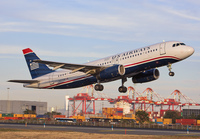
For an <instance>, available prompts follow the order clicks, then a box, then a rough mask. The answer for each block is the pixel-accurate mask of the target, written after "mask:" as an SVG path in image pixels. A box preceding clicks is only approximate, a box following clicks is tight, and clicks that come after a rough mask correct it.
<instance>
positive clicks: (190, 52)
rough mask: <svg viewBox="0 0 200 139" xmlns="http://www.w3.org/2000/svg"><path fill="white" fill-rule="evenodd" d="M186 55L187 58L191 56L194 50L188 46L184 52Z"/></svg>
mask: <svg viewBox="0 0 200 139" xmlns="http://www.w3.org/2000/svg"><path fill="white" fill-rule="evenodd" d="M186 52H187V54H188V55H189V56H191V55H192V54H193V53H194V48H192V47H190V46H187V50H186Z"/></svg>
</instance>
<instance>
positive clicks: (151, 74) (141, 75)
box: [132, 69, 160, 83]
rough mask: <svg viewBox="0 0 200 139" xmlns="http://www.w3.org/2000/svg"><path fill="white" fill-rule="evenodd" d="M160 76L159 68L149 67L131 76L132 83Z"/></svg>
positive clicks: (151, 79)
mask: <svg viewBox="0 0 200 139" xmlns="http://www.w3.org/2000/svg"><path fill="white" fill-rule="evenodd" d="M159 76H160V73H159V70H157V69H151V70H147V71H144V72H142V73H139V74H137V75H135V76H133V77H132V81H133V83H145V82H150V81H153V80H156V79H158V78H159Z"/></svg>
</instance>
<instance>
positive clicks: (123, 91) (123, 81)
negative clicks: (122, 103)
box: [118, 77, 127, 93]
mask: <svg viewBox="0 0 200 139" xmlns="http://www.w3.org/2000/svg"><path fill="white" fill-rule="evenodd" d="M126 81H127V79H126V77H123V78H122V86H120V87H119V89H118V90H119V92H120V93H126V91H127V88H126V87H125V86H124V83H125V82H126Z"/></svg>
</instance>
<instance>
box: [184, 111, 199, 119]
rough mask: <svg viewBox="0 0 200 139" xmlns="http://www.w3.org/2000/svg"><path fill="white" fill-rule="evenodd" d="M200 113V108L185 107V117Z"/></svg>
mask: <svg viewBox="0 0 200 139" xmlns="http://www.w3.org/2000/svg"><path fill="white" fill-rule="evenodd" d="M198 115H200V109H183V118H188V117H190V116H198Z"/></svg>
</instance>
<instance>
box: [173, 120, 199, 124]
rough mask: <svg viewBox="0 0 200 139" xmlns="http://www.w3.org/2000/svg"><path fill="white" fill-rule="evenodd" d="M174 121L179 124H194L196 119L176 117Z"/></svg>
mask: <svg viewBox="0 0 200 139" xmlns="http://www.w3.org/2000/svg"><path fill="white" fill-rule="evenodd" d="M176 123H180V124H181V125H196V124H197V120H196V119H176Z"/></svg>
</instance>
